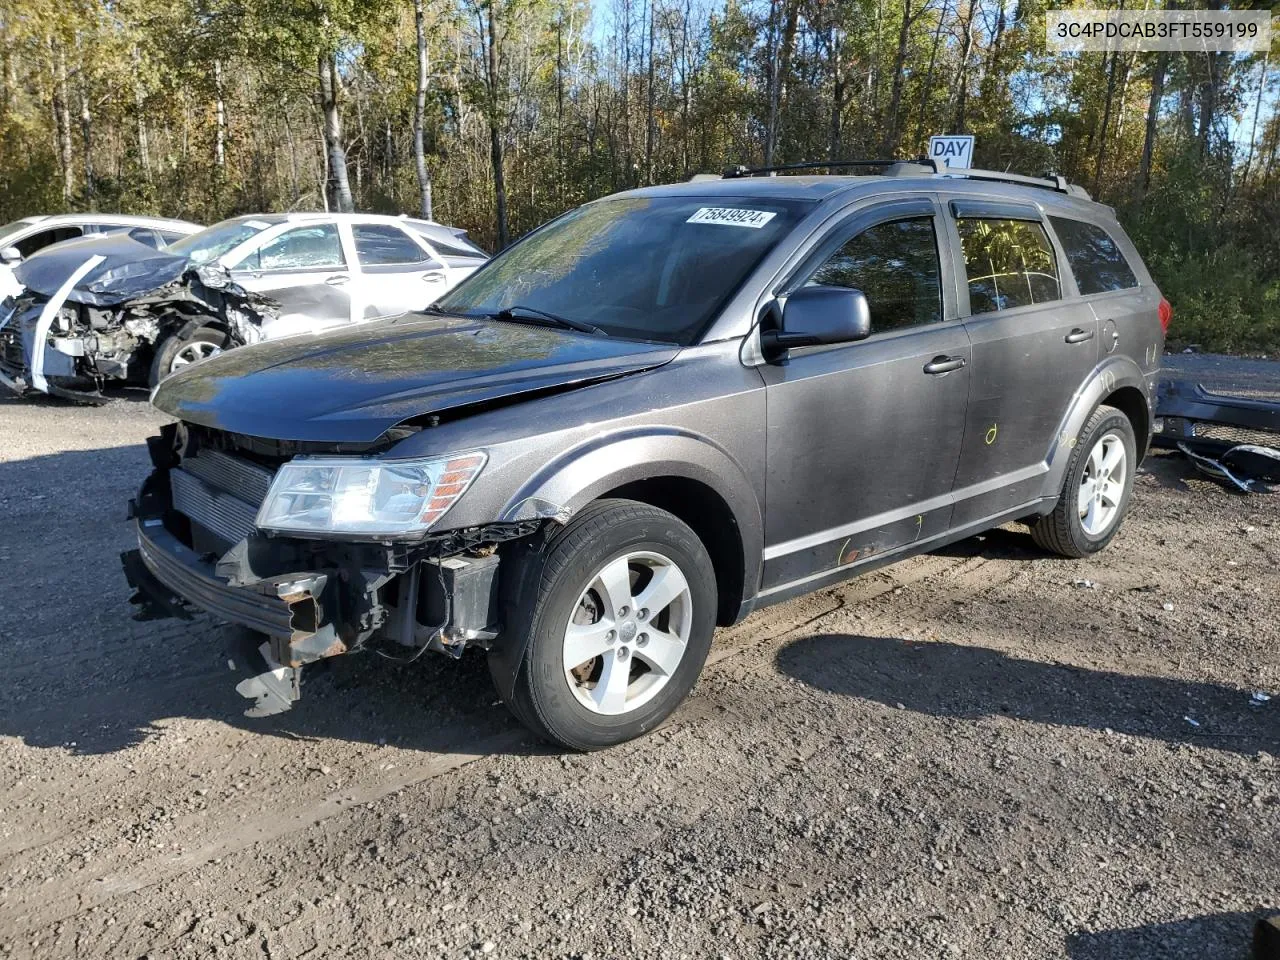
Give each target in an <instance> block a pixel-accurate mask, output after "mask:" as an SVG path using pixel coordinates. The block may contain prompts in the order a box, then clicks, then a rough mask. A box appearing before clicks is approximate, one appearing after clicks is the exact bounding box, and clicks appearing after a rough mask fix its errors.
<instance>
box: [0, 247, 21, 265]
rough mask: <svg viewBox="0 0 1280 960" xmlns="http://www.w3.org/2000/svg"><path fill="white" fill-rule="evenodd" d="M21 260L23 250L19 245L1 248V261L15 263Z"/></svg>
mask: <svg viewBox="0 0 1280 960" xmlns="http://www.w3.org/2000/svg"><path fill="white" fill-rule="evenodd" d="M21 262H22V251H21V250H19V249H18V248H17V247H5V248H4V249H3V250H0V263H8V264H14V263H21Z"/></svg>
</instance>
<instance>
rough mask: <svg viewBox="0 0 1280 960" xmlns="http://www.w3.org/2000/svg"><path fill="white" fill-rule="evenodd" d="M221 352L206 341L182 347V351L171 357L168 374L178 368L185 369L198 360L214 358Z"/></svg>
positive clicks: (198, 341)
mask: <svg viewBox="0 0 1280 960" xmlns="http://www.w3.org/2000/svg"><path fill="white" fill-rule="evenodd" d="M221 352H222V348H221V347H219V346H218V345H217V344H216V343H209V342H208V341H207V340H195V341H193V342H191V343H188V344H186V345H184V346H183V347H182V349H180V350H179V351H178V352H177V353H175V354H174V355H173V362H172V363H170V364H169V372H170V373H173V372H174V371H175V370H177V369H178V368H179V367H185V366H187V365H188V364H192V363H196V362H197V361H200V360H208V359H209V358H210V357H216V356H217V355H218V354H220V353H221Z"/></svg>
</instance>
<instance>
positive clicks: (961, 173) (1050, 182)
mask: <svg viewBox="0 0 1280 960" xmlns="http://www.w3.org/2000/svg"><path fill="white" fill-rule="evenodd" d="M941 173H943V174H945V175H947V176H951V177H968V178H969V179H970V180H990V181H994V182H996V183H1017V184H1020V185H1022V186H1024V187H1039V188H1040V189H1042V190H1055V191H1057V192H1058V193H1065V194H1067V195H1068V196H1072V197H1080V198H1081V199H1082V200H1092V199H1093V198H1092V197H1090V196H1089V191H1087V190H1086V189H1085V188H1084V187H1082V186H1079V185H1078V184H1074V183H1068V182H1067V178H1066V177H1064V176H1062V175H1061V174H1058V173H1050V174H1047V175H1046V176H1043V177H1024V176H1023V175H1022V174H1020V173H1002V172H1000V171H999V170H979V169H975V168H971V167H965V168H964V169H963V170H942V171H941Z"/></svg>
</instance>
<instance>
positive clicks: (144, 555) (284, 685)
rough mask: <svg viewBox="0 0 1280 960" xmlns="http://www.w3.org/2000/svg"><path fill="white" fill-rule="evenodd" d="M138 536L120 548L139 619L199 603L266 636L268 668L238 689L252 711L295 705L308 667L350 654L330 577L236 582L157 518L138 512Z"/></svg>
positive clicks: (174, 613) (178, 612) (175, 613)
mask: <svg viewBox="0 0 1280 960" xmlns="http://www.w3.org/2000/svg"><path fill="white" fill-rule="evenodd" d="M137 535H138V547H137V549H136V550H129V551H126V552H125V553H122V554H121V555H120V561H121V564H122V565H123V567H124V574H125V578H126V579H127V580H128V581H129V585H130V586H131V587H133V588H134V590H135V591H137V593H136V594H135V596H134V597H133V602H134V603H136V604H137V605H138V606H139V607H140V612H139V619H158V618H162V617H180V618H182V619H190V618H191V611H190V608H191V607H195V608H196V609H199V610H204V611H205V612H207V613H211V614H213V615H214V616H215V617H218V618H219V619H222V620H226V621H227V622H229V623H232V624H235V625H237V626H241V627H245V628H247V629H249V630H252V631H255V632H257V633H259V634H265V635H266V642H265V643H263V644H262V645H261V647H260V648H259V653H260V655H261V658H262V660H263V661H265V669H263V670H261V672H260V673H258V674H257V675H256V676H253V677H250V678H249V679H247V680H245V681H244V682H242V683H241V684H239V685H238V686H237V687H236V689H237V691H239V692H240V693H241V694H242V695H243V696H245V697H248V698H249V699H251V700H254V701H255V703H254V706H253V707H251V708H250V709H249V710H248V711H246V713H247V714H248V715H249V716H267V715H269V714H272V713H279V712H280V711H282V710H287V709H289V707H290V706H292V704H293V701H295V700H297V699H298V697H299V696H300V692H301V691H300V686H301V670H302V667H303V666H304V665H305V664H307V663H310V662H313V661H316V660H321V659H324V658H326V657H332V656H338V655H340V654H343V653H346V652H347V647H346V645H345V644H344V643H343V642H342V641H341V640H340V639H339V638H338V635H337V632H336V630H335V629H334V625H333V624H332V623H331V622H327V621H326V618H325V613H324V610H325V607H324V603H323V598H324V596H325V594H326V588H327V587H328V585H329V576H328V574H325V573H305V574H290V575H289V576H284V577H273V578H270V579H267V580H263V581H260V582H258V583H255V584H253V585H252V586H246V587H234V586H232V585H231V584H230V583H229V582H228V581H227V580H226V579H225V578H223V577H219V576H218V575H217V573H216V572H215V567H214V565H213V564H211V563H208V562H206V561H205V560H203V559H202V558H201V557H200V556H198V555H197V554H196V553H195V551H193V550H192V549H191V548H189V547H187V546H186V545H185V544H183V543H182V542H180V541H179V540H178V539H177V538H176V537H175V536H173V534H171V533H169V531H167V530H166V529H165V528H164V525H163V523H162V522H161V520H160V519H159V518H154V517H153V518H145V517H139V518H138V519H137Z"/></svg>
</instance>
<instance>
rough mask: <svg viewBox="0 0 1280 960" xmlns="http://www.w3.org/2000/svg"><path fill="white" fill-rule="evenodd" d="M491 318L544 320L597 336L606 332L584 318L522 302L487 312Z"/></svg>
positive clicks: (605, 334) (518, 321) (514, 320)
mask: <svg viewBox="0 0 1280 960" xmlns="http://www.w3.org/2000/svg"><path fill="white" fill-rule="evenodd" d="M489 319H491V320H508V321H511V322H513V323H520V322H521V321H529V320H532V321H534V322H541V321H545V322H547V323H550V324H551V325H553V326H557V327H563V328H565V329H566V330H577V331H578V332H579V333H591V334H594V335H595V336H597V337H607V336H608V334H607V333H605V332H604V331H603V330H601V329H600V328H599V327H597V326H596V325H595V324H594V323H587V322H586V321H585V320H573V319H570V318H569V317H562V316H560V315H559V314H557V313H548V312H547V311H546V310H539V309H538V308H537V307H526V306H524V305H523V304H519V303H517V304H514V305H513V306H510V307H503V308H502V309H501V310H499V311H498V312H497V313H491V314H489Z"/></svg>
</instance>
